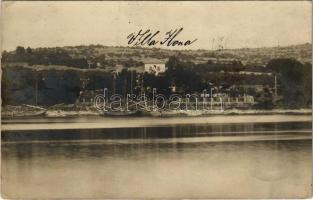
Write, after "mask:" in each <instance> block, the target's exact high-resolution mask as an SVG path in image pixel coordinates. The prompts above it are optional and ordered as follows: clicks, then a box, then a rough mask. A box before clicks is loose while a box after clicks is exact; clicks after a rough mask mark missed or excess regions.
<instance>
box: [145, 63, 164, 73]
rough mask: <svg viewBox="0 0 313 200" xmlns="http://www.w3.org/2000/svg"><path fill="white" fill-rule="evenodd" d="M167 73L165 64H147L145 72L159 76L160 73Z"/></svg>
mask: <svg viewBox="0 0 313 200" xmlns="http://www.w3.org/2000/svg"><path fill="white" fill-rule="evenodd" d="M165 71H166V68H165V64H164V63H158V64H157V63H146V64H145V72H148V73H151V74H155V75H158V74H159V73H163V72H165Z"/></svg>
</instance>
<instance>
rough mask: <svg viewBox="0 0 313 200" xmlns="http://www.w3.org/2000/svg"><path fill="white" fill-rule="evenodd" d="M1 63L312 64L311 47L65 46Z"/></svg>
mask: <svg viewBox="0 0 313 200" xmlns="http://www.w3.org/2000/svg"><path fill="white" fill-rule="evenodd" d="M2 56H3V57H2V63H7V62H26V63H30V64H42V65H63V66H64V65H65V66H72V67H78V68H102V69H110V70H113V69H114V68H118V67H121V66H123V67H126V68H128V67H136V66H142V65H143V63H147V62H149V63H151V62H166V61H167V60H168V58H169V57H171V56H176V57H178V58H179V59H180V60H182V61H186V62H188V61H191V62H194V63H196V64H198V63H206V62H208V60H215V61H221V62H223V61H224V60H226V61H227V60H240V61H241V62H242V63H243V64H244V65H254V66H255V65H257V66H264V65H266V64H267V63H268V62H269V60H271V59H273V58H295V59H297V60H298V61H300V62H302V63H305V62H310V63H311V62H312V61H311V56H312V45H311V44H310V43H306V44H299V45H292V46H285V47H266V48H242V49H224V50H167V49H159V48H141V47H139V48H138V47H136V48H132V47H109V46H102V45H88V46H83V45H82V46H66V47H55V48H36V49H31V48H26V49H25V48H24V47H18V48H17V50H16V51H12V52H3V54H2Z"/></svg>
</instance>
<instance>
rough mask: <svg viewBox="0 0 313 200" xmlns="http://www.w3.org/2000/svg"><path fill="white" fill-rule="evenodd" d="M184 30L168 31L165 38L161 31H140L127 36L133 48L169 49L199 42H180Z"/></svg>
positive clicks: (194, 40)
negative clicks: (152, 47)
mask: <svg viewBox="0 0 313 200" xmlns="http://www.w3.org/2000/svg"><path fill="white" fill-rule="evenodd" d="M183 30H184V28H180V29H175V30H170V31H167V32H166V33H165V34H164V36H163V37H162V36H161V33H160V31H155V32H153V31H151V30H150V29H147V30H145V31H144V30H142V29H140V30H139V31H138V32H134V33H131V34H129V35H128V36H127V39H128V45H132V46H134V47H135V46H155V45H161V46H167V47H174V46H189V45H191V44H193V43H194V42H196V41H197V39H193V40H184V41H183V40H179V39H178V36H179V34H181V32H182V31H183ZM160 37H161V38H162V39H158V38H160Z"/></svg>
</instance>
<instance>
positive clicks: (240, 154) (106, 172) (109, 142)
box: [2, 122, 312, 198]
mask: <svg viewBox="0 0 313 200" xmlns="http://www.w3.org/2000/svg"><path fill="white" fill-rule="evenodd" d="M310 130H311V123H309V122H306V123H300V122H297V123H264V124H261V123H258V124H231V125H227V124H224V125H213V124H211V125H179V126H168V127H150V128H133V129H124V128H122V129H118V128H117V129H101V130H57V131H48V130H47V131H33V132H31V131H24V132H21V131H12V132H4V133H3V134H2V139H3V141H4V142H3V143H2V159H3V164H2V181H3V184H2V193H3V194H4V195H6V196H7V197H10V198H21V197H23V198H48V197H49V198H75V197H76V198H78V197H81V198H126V197H128V198H130V197H132V198H149V197H150V198H152V197H155V198H162V197H163V198H166V197H167V198H173V197H175V198H208V197H211V198H214V197H215V198H218V197H224V198H227V197H228V198H230V197H233V198H234V197H250V198H251V197H262V198H266V197H276V198H278V197H307V196H309V195H310V191H311V189H310V184H311V161H312V159H311V146H312V143H311V140H310V139H303V138H298V139H297V137H298V136H299V137H300V136H308V134H310ZM285 134H287V135H288V134H289V135H293V136H294V138H293V139H292V140H289V139H287V140H280V139H279V138H280V136H284V135H285ZM53 135H54V136H53ZM239 135H240V136H239ZM255 135H258V136H259V137H264V138H267V137H270V139H268V140H266V141H262V140H255V141H253V140H249V141H248V140H245V137H248V136H255ZM51 137H52V140H47V139H49V138H51ZM216 137H221V138H223V137H224V138H227V137H240V140H241V141H236V142H234V141H233V140H225V141H224V142H219V141H215V142H211V140H210V139H213V138H216ZM18 138H23V139H22V140H21V139H18ZM208 138H209V139H208ZM81 139H83V140H81ZM275 139H279V140H275ZM34 140H36V141H40V142H31V141H34ZM226 141H227V142H226Z"/></svg>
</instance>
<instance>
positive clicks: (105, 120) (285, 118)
mask: <svg viewBox="0 0 313 200" xmlns="http://www.w3.org/2000/svg"><path fill="white" fill-rule="evenodd" d="M151 119H153V120H151ZM311 121H312V116H311V115H290V114H288V115H286V114H273V115H235V116H234V115H212V116H201V117H195V116H188V117H170V118H164V117H155V118H151V117H123V118H121V117H118V118H115V117H94V118H93V117H88V118H55V120H52V118H37V119H28V120H4V121H2V124H1V127H2V131H22V130H62V129H64V130H65V129H107V128H138V127H143V128H144V127H161V126H169V125H170V126H173V125H188V124H236V123H275V122H276V123H278V122H282V123H283V122H311ZM3 122H4V123H3Z"/></svg>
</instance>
